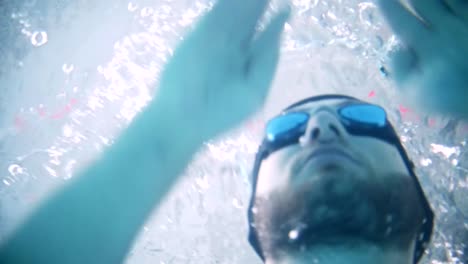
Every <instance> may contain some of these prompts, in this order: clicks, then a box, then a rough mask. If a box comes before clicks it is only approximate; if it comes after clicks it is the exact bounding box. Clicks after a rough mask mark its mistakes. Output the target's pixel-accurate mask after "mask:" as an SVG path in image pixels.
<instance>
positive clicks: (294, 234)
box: [288, 229, 299, 240]
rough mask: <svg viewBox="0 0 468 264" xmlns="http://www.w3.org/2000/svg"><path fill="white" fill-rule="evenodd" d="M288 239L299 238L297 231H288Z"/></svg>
mask: <svg viewBox="0 0 468 264" xmlns="http://www.w3.org/2000/svg"><path fill="white" fill-rule="evenodd" d="M288 237H289V239H291V240H296V239H297V238H298V237H299V230H297V229H293V230H291V231H289V233H288Z"/></svg>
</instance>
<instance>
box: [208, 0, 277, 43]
mask: <svg viewBox="0 0 468 264" xmlns="http://www.w3.org/2000/svg"><path fill="white" fill-rule="evenodd" d="M268 3H269V0H218V2H217V3H216V5H215V6H214V7H213V9H212V10H211V11H210V12H209V13H208V14H207V15H206V16H205V18H204V26H205V27H206V30H207V31H206V32H210V33H213V32H217V33H221V34H226V35H228V36H229V38H230V39H231V40H232V41H235V42H238V43H245V42H246V41H250V39H251V38H252V36H253V35H254V33H255V27H256V25H257V23H258V20H259V19H260V18H261V17H262V15H263V13H264V12H265V10H266V7H267V6H268Z"/></svg>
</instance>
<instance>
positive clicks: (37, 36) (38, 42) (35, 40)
mask: <svg viewBox="0 0 468 264" xmlns="http://www.w3.org/2000/svg"><path fill="white" fill-rule="evenodd" d="M47 41H48V38H47V33H46V32H45V31H35V32H33V33H32V35H31V44H33V46H35V47H40V46H42V45H44V44H46V43H47Z"/></svg>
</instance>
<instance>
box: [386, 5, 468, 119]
mask: <svg viewBox="0 0 468 264" xmlns="http://www.w3.org/2000/svg"><path fill="white" fill-rule="evenodd" d="M410 2H411V4H412V7H413V8H414V10H415V11H416V12H417V14H418V16H419V17H417V16H416V15H414V14H413V13H412V12H410V11H408V9H406V8H405V7H404V5H403V4H401V3H400V1H399V0H379V5H380V7H381V10H382V11H383V13H384V15H385V16H386V18H387V20H388V22H389V23H390V25H391V26H392V28H393V30H394V31H395V32H396V34H397V35H398V36H399V37H400V39H401V40H402V42H403V44H404V48H401V49H399V50H398V51H396V52H395V53H394V54H393V55H394V56H393V73H394V77H395V79H396V81H397V83H398V84H399V85H400V86H402V87H403V88H405V90H406V91H407V92H408V93H407V94H408V95H411V96H412V97H414V98H417V101H419V102H420V103H421V105H422V106H423V107H425V108H427V109H428V110H436V111H439V112H442V113H446V114H451V115H455V116H459V117H465V118H467V117H468V104H467V103H468V62H467V59H468V3H467V2H466V1H463V0H444V1H443V0H412V1H410Z"/></svg>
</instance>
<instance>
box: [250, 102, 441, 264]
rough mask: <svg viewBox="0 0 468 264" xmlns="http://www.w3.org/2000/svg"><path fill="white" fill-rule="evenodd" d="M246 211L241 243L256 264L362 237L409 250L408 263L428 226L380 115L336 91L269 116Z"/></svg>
mask: <svg viewBox="0 0 468 264" xmlns="http://www.w3.org/2000/svg"><path fill="white" fill-rule="evenodd" d="M248 217H249V225H250V226H249V230H250V233H249V241H250V243H251V245H252V246H253V247H254V249H255V250H256V252H257V253H258V255H259V256H260V257H261V258H262V259H263V260H265V259H278V258H281V256H282V255H290V254H296V253H297V254H300V253H303V252H307V251H308V250H311V249H312V248H314V247H318V246H333V245H357V244H359V243H369V244H372V245H376V246H378V247H379V248H383V249H390V250H404V249H405V248H406V249H408V248H414V251H413V252H414V255H413V258H414V262H415V263H416V262H417V261H419V259H420V258H421V256H422V255H423V252H424V249H425V247H426V244H427V243H428V241H429V239H430V237H431V233H432V227H433V213H432V210H431V208H430V206H429V204H428V201H427V199H426V197H425V195H424V193H423V191H422V189H421V186H420V185H419V182H418V180H417V178H416V176H415V174H414V171H413V164H412V163H411V161H410V160H409V159H408V156H407V154H406V152H405V150H404V148H403V146H402V145H401V143H400V141H399V138H398V136H397V135H396V133H395V131H394V129H393V127H392V126H391V124H390V123H389V121H388V119H387V117H386V113H385V111H384V110H383V109H382V108H380V107H379V106H376V105H372V104H368V103H365V102H362V101H360V100H358V99H355V98H352V97H348V96H341V95H325V96H318V97H312V98H308V99H305V100H302V101H300V102H298V103H296V104H293V105H291V106H290V107H288V108H286V109H285V110H284V111H283V112H282V113H281V114H280V115H278V116H276V117H274V118H273V119H272V120H270V121H269V123H268V124H267V126H266V132H265V139H264V140H263V142H262V145H261V146H260V148H259V152H258V154H257V158H256V161H255V165H254V170H253V191H252V197H251V202H250V206H249V211H248ZM413 252H411V253H413Z"/></svg>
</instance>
